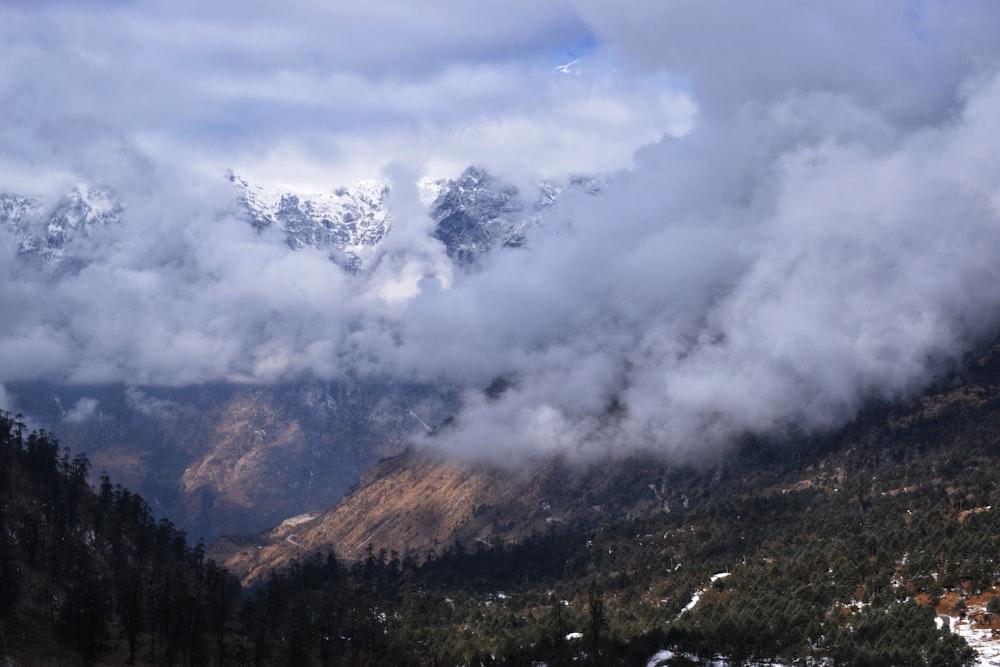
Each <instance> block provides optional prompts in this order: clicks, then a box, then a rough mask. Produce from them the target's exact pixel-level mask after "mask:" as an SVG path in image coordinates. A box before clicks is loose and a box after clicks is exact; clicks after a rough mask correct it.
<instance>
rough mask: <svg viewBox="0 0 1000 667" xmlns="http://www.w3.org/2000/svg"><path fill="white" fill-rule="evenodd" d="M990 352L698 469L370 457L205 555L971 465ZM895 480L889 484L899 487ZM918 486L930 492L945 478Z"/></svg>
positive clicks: (522, 527) (260, 556)
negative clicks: (896, 463) (955, 377)
mask: <svg viewBox="0 0 1000 667" xmlns="http://www.w3.org/2000/svg"><path fill="white" fill-rule="evenodd" d="M998 353H1000V348H994V350H993V351H992V352H991V353H990V354H989V355H987V356H985V357H983V358H982V359H980V360H979V361H978V362H976V363H974V364H973V365H972V366H971V367H970V369H969V372H968V374H967V376H966V378H965V381H964V382H963V383H962V384H961V385H959V386H957V387H950V388H947V389H944V390H941V391H937V392H933V393H929V394H927V395H924V396H921V397H920V398H919V399H917V400H915V401H912V402H909V403H907V404H903V405H898V406H892V407H891V408H888V407H880V408H877V409H873V410H872V411H871V412H870V413H867V414H865V415H862V416H861V417H859V418H858V419H857V420H856V421H855V422H854V423H853V424H851V425H849V426H848V427H846V428H845V429H843V430H841V431H839V432H837V433H835V434H832V435H830V436H827V437H824V438H820V439H812V440H810V441H807V442H795V443H791V442H789V443H780V444H773V443H763V442H757V441H748V442H746V443H743V444H742V445H741V446H739V447H737V448H736V449H735V450H734V451H733V452H731V453H730V454H729V455H728V456H726V457H725V458H720V459H718V460H714V461H706V462H705V467H703V468H692V467H677V466H671V465H668V464H665V463H663V462H660V461H657V460H655V459H651V458H646V457H642V456H635V455H633V456H630V457H627V458H622V459H617V460H610V461H606V462H603V463H601V464H600V465H590V464H588V465H579V466H573V465H569V464H568V463H567V462H565V461H553V462H552V463H550V464H549V465H548V466H547V467H545V468H544V469H543V470H540V471H539V470H536V471H535V472H533V473H531V474H526V473H523V472H521V473H518V472H511V471H504V470H498V469H489V468H482V467H477V466H475V465H473V464H464V465H463V464H456V463H454V462H447V461H442V460H439V459H437V458H435V457H434V456H433V455H432V454H430V453H427V452H416V451H414V450H408V451H406V452H405V453H403V454H402V455H400V456H397V457H393V458H389V459H385V460H383V461H381V462H380V463H379V464H378V465H377V466H375V467H374V468H373V469H372V470H371V471H370V472H368V473H367V474H366V475H365V476H364V477H363V479H362V481H361V482H360V484H358V485H357V486H356V488H354V489H353V490H352V491H351V492H350V493H349V494H348V495H347V496H345V497H344V499H343V500H341V501H340V502H339V503H338V504H337V505H336V506H334V507H333V508H332V509H330V510H329V511H327V512H325V513H323V514H320V515H316V516H311V517H304V518H303V519H302V520H301V521H299V522H297V523H295V524H294V525H287V524H286V525H283V526H279V527H277V528H275V529H273V530H271V531H269V532H267V533H264V534H261V535H259V536H257V537H254V538H243V539H237V538H227V539H225V540H221V541H220V542H219V543H217V544H216V545H215V546H213V553H215V554H216V557H217V558H219V559H220V560H221V561H223V562H225V563H226V564H227V566H229V567H230V568H231V569H232V570H233V571H235V572H237V573H239V574H240V575H241V576H242V577H244V578H245V579H246V580H248V581H249V580H252V579H254V578H256V577H259V576H261V575H262V574H264V573H266V572H267V571H268V570H269V569H270V568H272V567H275V566H280V565H281V564H284V563H287V562H289V560H290V559H292V558H296V557H300V556H301V555H302V554H304V553H308V552H310V551H313V550H320V551H323V550H325V549H327V548H328V547H332V548H334V549H336V550H337V552H338V554H340V555H341V556H343V557H345V558H347V559H356V558H359V557H361V556H362V555H363V554H364V553H365V550H366V549H368V548H369V547H373V548H375V549H376V550H378V549H379V548H385V549H388V550H394V551H397V552H399V553H400V554H402V555H407V554H409V555H414V556H417V557H420V556H421V555H422V554H424V553H426V552H427V551H429V550H431V549H434V548H442V547H444V546H447V545H449V544H452V543H454V542H456V541H460V542H463V543H465V544H467V545H475V544H477V543H478V544H504V543H515V542H518V541H520V540H522V539H524V538H526V537H527V536H529V535H531V534H535V533H542V532H545V531H547V530H549V529H550V528H553V527H560V526H579V527H585V528H593V527H596V526H599V525H605V524H609V523H613V522H614V521H618V520H621V519H626V518H634V517H650V516H658V515H661V514H662V515H666V514H676V515H683V514H685V513H688V512H691V511H694V510H696V509H697V508H699V507H702V506H703V505H704V504H705V503H706V502H708V501H709V500H710V499H711V498H713V497H714V496H716V495H718V494H719V493H723V492H725V493H735V494H743V493H750V494H755V495H761V494H763V495H768V494H770V493H783V492H785V490H786V489H816V488H823V489H828V490H830V489H833V488H834V487H835V486H836V485H837V483H838V480H841V479H843V478H844V476H845V475H846V472H845V471H850V470H857V469H864V468H868V467H871V468H875V469H877V468H878V467H879V466H880V465H881V464H882V463H883V462H884V461H890V460H894V458H898V457H903V458H906V457H910V458H912V457H914V456H917V455H920V456H924V455H930V454H933V456H934V457H939V456H940V457H945V458H946V459H948V460H949V461H953V460H954V457H956V456H960V457H961V456H968V457H970V460H972V459H971V457H972V451H976V450H978V451H981V452H985V454H984V455H985V456H986V457H987V459H990V460H992V459H991V457H993V456H994V454H995V453H996V452H995V442H996V441H995V440H994V434H1000V426H996V425H997V424H1000V374H998V366H1000V360H998ZM998 437H1000V436H998ZM958 443H962V444H958ZM956 448H961V449H956ZM962 450H965V451H962ZM959 452H961V453H959ZM935 460H936V458H935ZM904 481H905V480H895V481H893V482H892V483H894V484H899V485H901V486H907V484H906V483H904ZM924 483H926V484H931V485H934V486H936V487H939V486H941V485H942V484H946V483H947V480H941V479H936V480H935V479H927V480H924ZM884 484H889V482H885V483H884ZM893 488H895V487H893ZM871 492H874V491H873V490H872V491H871ZM984 504H986V503H985V502H984Z"/></svg>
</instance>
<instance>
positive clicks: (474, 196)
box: [0, 166, 603, 273]
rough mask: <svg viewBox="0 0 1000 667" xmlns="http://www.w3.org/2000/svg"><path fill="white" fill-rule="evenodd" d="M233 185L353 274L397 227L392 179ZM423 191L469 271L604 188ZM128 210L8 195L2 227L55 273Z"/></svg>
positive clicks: (94, 189) (450, 186)
mask: <svg viewBox="0 0 1000 667" xmlns="http://www.w3.org/2000/svg"><path fill="white" fill-rule="evenodd" d="M229 181H230V182H231V184H232V186H233V190H234V204H233V210H234V212H235V213H237V214H238V215H241V216H242V217H244V218H245V219H246V220H247V221H248V222H249V223H250V224H251V225H253V226H254V227H255V228H256V229H258V230H261V231H263V230H266V229H277V230H279V231H280V232H281V233H282V234H283V235H284V237H285V241H286V243H287V244H288V246H289V247H290V248H292V249H294V250H299V249H301V248H305V247H311V248H316V249H318V250H321V251H323V252H325V253H327V255H328V256H329V258H330V260H331V261H332V262H334V263H336V264H337V265H339V266H341V267H343V268H344V269H345V270H347V271H349V272H352V273H357V272H360V271H363V270H364V269H365V268H367V267H368V266H370V265H371V262H372V260H373V258H374V257H375V256H376V255H377V251H378V248H379V246H380V244H381V243H382V241H383V240H384V239H385V238H386V236H387V235H388V234H389V233H390V232H391V229H392V215H391V212H390V210H389V195H390V188H389V184H388V183H387V182H384V181H378V180H366V181H362V182H360V183H357V184H355V185H352V186H348V187H339V188H335V189H332V190H330V191H326V192H315V193H303V192H293V191H291V190H288V189H283V188H275V187H266V186H264V185H262V184H260V183H257V182H254V181H253V180H251V179H250V178H249V177H247V176H244V175H241V174H238V173H236V172H230V174H229ZM420 186H421V189H422V190H423V192H424V194H425V195H426V197H427V210H428V215H429V216H430V218H431V219H432V220H433V222H434V232H433V236H434V237H435V238H436V239H438V240H439V241H441V243H443V244H444V246H445V249H446V251H447V253H448V255H449V257H451V258H452V260H453V261H454V262H455V263H456V264H458V265H463V266H469V265H474V264H475V263H476V262H477V261H478V260H479V259H480V258H481V257H483V256H484V255H487V254H489V253H491V252H495V251H497V250H499V249H501V248H505V247H519V246H522V245H523V244H524V243H525V239H526V235H527V233H528V231H529V230H530V229H532V228H534V227H537V226H539V225H541V224H542V220H543V217H544V213H545V211H546V209H548V208H550V207H551V206H552V205H553V204H554V203H555V202H556V200H557V199H558V198H559V197H560V195H561V194H562V193H563V192H564V191H565V190H566V189H578V190H582V191H584V192H587V193H590V194H596V193H598V192H600V190H601V188H602V187H603V183H602V182H601V181H600V180H599V179H594V178H583V177H580V178H573V179H570V180H569V181H568V182H567V183H565V184H557V183H554V182H541V183H539V184H538V189H537V192H535V193H522V192H520V191H519V190H518V189H517V188H516V187H515V186H513V185H510V184H508V183H505V182H504V181H502V180H501V179H499V178H497V177H495V176H493V175H491V174H490V173H488V172H487V171H486V170H484V169H482V168H481V167H477V166H472V167H469V168H468V169H466V170H465V171H464V172H463V173H462V174H461V175H459V176H458V177H457V178H454V179H440V180H436V181H429V180H428V181H425V182H423V183H421V184H420ZM126 211H127V203H126V202H123V201H121V200H120V199H119V198H118V197H117V195H116V194H115V193H114V192H113V191H112V190H111V189H110V188H107V187H103V186H90V185H86V184H80V185H78V186H76V187H75V188H74V189H73V190H72V191H71V192H69V193H68V194H67V195H65V196H63V197H61V198H59V199H58V200H57V201H56V202H55V203H54V204H53V203H51V202H46V201H45V200H44V199H43V198H41V197H38V196H34V195H23V194H15V193H5V192H3V191H2V189H0V228H2V229H3V230H5V231H6V232H7V233H8V234H9V235H11V236H12V237H13V239H14V242H15V246H16V251H17V254H18V255H19V256H20V257H22V258H24V259H26V260H29V261H35V262H37V263H40V264H41V265H42V266H44V267H46V268H47V269H49V270H50V271H57V270H59V269H60V267H62V266H63V264H64V263H65V262H66V261H67V260H72V261H75V262H79V261H80V260H79V258H77V257H75V256H74V244H75V243H76V242H78V240H79V239H81V238H87V237H90V236H91V235H92V234H93V233H95V232H96V231H97V230H99V229H101V228H103V227H107V226H109V225H116V224H121V223H122V222H123V218H124V217H125V214H126ZM126 224H127V221H126ZM72 261H71V263H72ZM63 268H65V267H63Z"/></svg>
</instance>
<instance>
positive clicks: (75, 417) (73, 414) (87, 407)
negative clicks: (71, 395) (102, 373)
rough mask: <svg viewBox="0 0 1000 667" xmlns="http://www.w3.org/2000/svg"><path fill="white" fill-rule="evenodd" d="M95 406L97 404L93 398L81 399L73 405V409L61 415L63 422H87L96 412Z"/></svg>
mask: <svg viewBox="0 0 1000 667" xmlns="http://www.w3.org/2000/svg"><path fill="white" fill-rule="evenodd" d="M97 405H98V402H97V399H95V398H87V397H84V398H81V399H80V400H78V401H77V402H76V403H74V404H73V407H71V408H70V409H69V410H67V411H66V414H65V415H63V421H64V422H66V423H68V424H79V423H81V422H85V421H88V420H89V419H90V418H91V417H93V416H94V413H96V412H97Z"/></svg>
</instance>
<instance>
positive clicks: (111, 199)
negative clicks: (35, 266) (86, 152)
mask: <svg viewBox="0 0 1000 667" xmlns="http://www.w3.org/2000/svg"><path fill="white" fill-rule="evenodd" d="M123 210H124V209H123V207H122V204H121V202H120V201H118V199H117V198H116V197H115V195H114V193H113V192H112V191H111V190H110V189H109V188H106V187H96V186H88V185H78V186H77V187H76V188H74V189H73V191H72V192H70V193H69V194H67V195H66V196H64V197H62V198H61V199H59V201H58V202H57V203H56V204H55V206H46V204H45V203H44V202H43V201H42V200H41V199H39V198H37V197H32V196H24V195H16V194H8V193H0V226H2V227H3V228H4V229H5V230H6V231H7V232H8V233H9V234H11V235H12V236H13V237H14V239H15V242H16V246H17V253H18V255H20V256H22V257H25V258H27V259H29V260H35V261H38V262H40V263H41V264H42V265H43V266H44V267H46V268H48V269H55V268H57V267H59V266H60V265H61V264H62V263H63V262H64V260H65V259H67V257H68V256H69V255H70V254H71V244H72V241H73V239H74V238H77V237H87V236H90V235H91V234H92V233H93V232H94V231H95V230H96V229H99V228H102V227H105V226H107V225H112V224H117V223H118V222H120V221H121V216H122V212H123Z"/></svg>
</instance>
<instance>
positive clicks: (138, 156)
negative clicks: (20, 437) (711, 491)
mask: <svg viewBox="0 0 1000 667" xmlns="http://www.w3.org/2000/svg"><path fill="white" fill-rule="evenodd" d="M239 7H240V8H241V9H240V10H239V11H238V12H235V14H234V13H233V12H234V9H233V6H232V5H230V4H229V3H220V4H213V5H212V6H211V7H210V8H205V9H204V10H203V11H202V12H201V13H196V12H195V11H194V10H193V9H192V5H190V3H187V2H182V3H171V4H170V5H162V4H153V3H144V2H138V3H129V4H126V5H113V4H107V5H104V6H102V8H101V9H97V10H93V11H90V10H88V11H86V12H85V11H83V10H80V9H77V8H76V7H75V6H74V5H69V4H58V3H57V4H46V5H44V6H42V8H41V9H39V8H37V7H36V6H33V7H27V6H26V5H16V6H15V5H7V6H6V7H5V8H2V9H0V38H3V39H4V40H5V43H8V44H10V53H11V57H10V59H9V60H8V59H5V61H4V64H0V92H3V93H9V94H5V99H9V100H11V103H10V104H8V105H5V106H4V108H3V109H2V110H0V120H2V121H3V123H2V124H0V128H2V129H0V147H2V148H3V149H4V150H3V151H0V152H3V153H4V158H3V160H4V161H3V163H2V164H0V176H5V175H10V176H11V178H14V177H13V174H14V172H15V171H16V170H17V168H18V165H20V164H24V165H25V170H26V173H33V174H36V173H37V174H40V175H41V174H48V175H50V177H51V179H52V181H51V182H52V183H57V182H59V179H61V178H65V175H66V174H69V175H70V176H71V177H73V176H75V177H80V178H83V177H87V178H91V179H93V180H95V181H97V182H109V183H111V184H113V185H115V186H116V187H118V188H119V189H120V191H121V192H122V193H123V197H125V198H126V200H127V207H126V214H125V221H124V223H123V224H122V225H121V226H118V227H115V228H111V229H108V230H106V232H104V235H103V236H101V237H100V238H96V239H93V240H92V242H91V246H90V248H89V250H88V252H89V253H91V255H90V258H91V259H92V260H93V261H92V263H91V264H90V265H89V266H88V267H87V268H86V269H84V270H83V271H81V272H80V273H79V274H78V275H76V276H74V277H73V279H72V280H68V281H62V282H58V281H50V280H47V279H45V278H44V277H43V276H41V275H33V274H31V273H30V272H29V271H27V270H24V269H22V268H19V265H18V263H17V262H15V261H14V260H13V254H12V252H13V251H12V248H11V247H10V246H9V244H8V245H7V246H0V252H3V253H5V254H4V257H3V258H0V259H3V260H4V261H2V262H0V278H2V280H0V307H3V308H4V309H5V311H7V312H17V313H18V314H19V316H18V317H17V318H10V319H5V320H3V321H2V322H0V369H2V370H0V372H2V378H3V379H4V380H5V381H8V382H9V381H13V380H21V379H32V378H38V377H44V378H48V379H55V380H62V381H70V382H77V383H87V382H95V383H99V382H128V383H134V384H167V385H178V384H186V383H194V382H206V381H220V380H238V381H260V382H271V381H280V380H286V379H294V378H296V377H301V376H303V375H307V374H314V375H317V376H319V377H327V378H335V377H340V376H342V375H343V374H345V373H352V374H357V375H360V376H363V377H374V378H380V379H384V378H387V377H388V378H395V379H398V380H407V381H414V380H415V381H427V382H438V381H448V382H452V383H455V384H457V385H458V386H461V387H464V388H467V389H468V392H467V394H466V406H465V409H464V410H463V412H462V413H461V414H460V415H459V416H458V418H457V420H456V422H455V425H454V426H453V427H452V428H451V429H449V430H447V431H446V432H444V433H442V434H441V435H440V436H438V437H436V438H435V442H437V443H438V444H439V445H441V446H444V447H445V448H447V449H450V450H451V451H454V452H465V453H468V452H474V453H478V454H484V453H485V454H487V455H491V456H494V457H495V458H498V459H501V460H511V459H516V458H518V457H524V456H526V457H531V456H534V455H538V454H539V453H549V452H552V451H579V452H586V453H588V454H591V455H596V454H599V453H603V452H607V451H617V450H619V449H622V448H626V449H632V448H636V447H640V448H649V449H654V450H657V451H664V452H669V453H672V454H674V455H676V456H684V455H687V454H688V453H693V452H696V451H702V450H704V449H706V448H709V447H710V446H711V445H721V444H723V443H725V442H726V441H728V440H729V439H731V438H732V437H734V436H738V435H740V434H742V433H744V432H747V431H755V432H764V433H776V432H777V433H781V432H794V431H796V430H805V431H809V430H814V429H822V428H826V427H828V426H831V425H834V424H837V423H840V422H842V421H843V420H845V419H847V418H849V417H850V416H851V415H852V414H854V413H855V412H856V411H857V410H858V409H859V407H860V406H862V405H863V404H864V402H865V401H867V400H869V399H871V398H873V397H875V398H895V397H898V396H903V395H907V394H909V393H911V392H913V391H916V390H917V389H919V388H920V387H921V386H924V385H926V383H928V382H930V381H931V380H933V378H934V377H935V376H936V375H937V374H939V373H941V372H945V371H947V370H949V369H950V368H953V367H954V364H955V363H956V361H957V360H958V359H959V358H960V356H961V355H962V354H963V352H965V351H967V350H968V349H969V348H970V347H971V346H974V345H976V344H978V343H980V342H982V341H983V340H985V339H988V338H991V337H992V336H994V335H995V333H996V331H997V326H998V325H1000V317H997V316H996V315H994V313H998V312H1000V308H998V306H1000V287H997V285H1000V281H998V280H997V275H996V273H997V269H996V268H995V267H997V266H1000V250H998V249H1000V238H998V234H1000V231H998V230H1000V224H998V223H1000V220H998V215H1000V181H998V180H997V177H996V175H995V174H996V170H995V168H994V167H995V162H996V157H997V155H1000V145H998V144H997V137H996V133H995V131H994V128H993V125H994V121H993V119H994V118H996V117H997V116H998V115H1000V66H998V53H997V46H996V45H995V44H994V42H995V40H993V39H991V38H990V36H991V35H995V34H996V30H997V28H998V27H1000V26H998V23H1000V13H998V12H997V10H995V9H993V7H995V5H993V4H991V3H979V2H960V3H941V2H925V3H918V4H913V3H904V2H892V1H890V2H885V3H881V4H879V5H878V7H877V8H875V9H872V8H871V6H870V3H860V2H844V3H837V4H836V5H830V4H828V3H822V4H820V3H800V2H784V1H782V0H776V1H775V2H771V3H767V4H760V3H754V4H753V5H751V4H748V3H742V2H729V3H716V4H714V5H713V6H712V7H711V8H710V9H709V8H707V7H706V6H705V5H703V4H702V3H694V2H687V1H684V0H681V1H677V2H671V3H659V2H657V3H631V4H628V5H626V6H618V5H615V7H614V8H611V6H610V5H606V4H604V3H594V2H589V1H588V0H580V1H579V2H575V3H573V8H576V10H578V11H579V12H580V14H579V15H577V14H576V13H575V10H574V9H573V8H571V7H569V6H568V5H566V4H563V3H528V2H524V3H514V4H509V3H504V4H503V6H502V7H501V5H500V4H492V3H488V4H486V5H482V6H480V5H478V4H477V5H476V6H474V7H472V6H468V7H467V6H466V4H461V3H452V2H439V3H430V4H424V5H420V7H423V8H424V10H423V13H419V14H418V13H415V10H413V9H412V7H414V5H407V6H403V5H402V4H398V5H397V4H395V3H389V2H377V3H366V4H365V5H364V6H361V5H358V6H356V7H355V6H351V7H346V6H343V7H342V6H339V5H338V6H330V5H328V4H327V3H324V4H310V3H306V2H296V3H292V4H291V5H287V6H286V5H282V6H281V9H280V10H279V9H278V8H277V7H278V6H277V5H273V4H269V3H249V4H248V3H241V4H240V5H239ZM946 10H947V11H946ZM581 16H582V19H581V18H580V17H581ZM584 21H586V23H584ZM112 28H113V29H112ZM581 43H582V44H584V48H583V51H584V53H583V54H581V59H580V63H579V65H578V66H577V67H576V68H574V72H575V73H572V74H564V73H562V72H559V71H555V70H554V65H555V64H558V61H555V60H554V58H555V56H554V55H553V54H557V55H559V56H560V57H561V56H564V55H565V54H564V53H563V51H567V50H570V49H572V48H575V47H574V45H578V44H581ZM386 44H391V45H392V48H388V47H386ZM561 62H565V60H562V61H561ZM112 64H113V65H114V66H113V67H112ZM119 65H120V66H119ZM682 81H683V82H685V83H684V84H683V85H681V84H680V83H679V82H682ZM688 86H689V90H690V94H689V93H688V92H687V90H688ZM53 100H62V103H61V104H54V103H53V102H52V101H53ZM472 161H476V162H480V163H483V164H486V165H487V166H489V167H491V168H494V169H496V170H498V171H499V172H501V173H503V174H505V175H507V176H509V177H510V178H512V179H516V180H518V182H528V181H531V180H532V179H533V178H534V177H536V176H537V175H538V174H567V173H574V172H581V171H582V172H593V171H602V170H605V169H618V170H620V171H618V172H617V173H615V174H613V175H612V176H611V177H610V179H609V185H608V187H607V188H606V191H605V192H604V194H603V195H602V196H601V197H599V198H594V197H588V196H585V195H582V194H581V195H573V194H570V195H567V196H566V197H565V198H564V199H563V200H562V201H561V202H560V203H559V205H558V206H557V207H556V208H555V209H554V210H553V212H552V214H551V216H550V226H549V228H547V229H543V230H540V231H539V232H538V233H535V234H534V235H533V236H532V237H531V238H530V239H529V241H530V243H529V246H530V247H529V249H527V250H523V251H519V252H506V253H500V254H499V255H497V256H496V257H494V258H493V259H491V260H490V261H488V262H487V263H486V264H485V266H484V267H483V268H482V270H481V271H478V272H475V273H472V274H470V275H461V274H458V273H456V272H454V271H453V270H452V268H451V266H450V264H448V262H447V261H446V257H445V255H444V252H443V249H442V247H441V246H440V244H438V243H437V242H436V241H434V240H433V239H431V238H429V237H428V231H429V230H430V227H431V222H430V220H429V219H428V217H427V215H426V212H425V211H424V210H423V209H422V207H421V205H420V203H419V196H418V193H417V192H416V191H415V189H414V188H413V187H412V184H413V183H414V182H415V181H416V180H417V178H418V177H419V176H420V175H421V174H422V172H423V171H425V170H431V171H438V172H444V173H448V172H454V171H457V170H458V169H460V168H461V167H464V166H466V165H467V164H468V163H469V162H472ZM228 166H237V167H239V166H247V167H248V168H249V170H250V171H251V173H255V174H257V175H260V176H263V177H264V178H266V179H268V180H272V181H276V182H283V183H286V184H289V185H305V186H317V187H324V188H325V187H329V186H331V185H339V184H347V183H350V182H351V179H352V178H356V177H360V176H371V175H373V173H382V172H384V173H387V174H388V175H389V176H390V177H391V178H392V179H393V181H394V183H395V188H394V190H393V202H392V206H393V212H394V216H395V218H394V219H395V227H394V230H393V232H392V233H391V234H390V236H389V237H388V239H387V241H386V245H385V247H384V248H383V249H382V251H381V254H380V256H379V257H378V258H377V261H376V263H375V268H374V269H373V271H372V272H371V273H370V274H362V275H360V276H357V277H354V276H350V275H347V274H344V273H343V272H342V271H340V270H339V269H338V268H337V267H335V266H333V265H332V264H331V263H330V262H328V261H327V259H326V257H324V256H323V255H321V254H319V253H314V252H310V251H299V252H293V251H291V250H289V249H288V248H287V247H286V246H285V245H284V244H283V242H282V239H280V238H278V237H277V236H269V235H266V234H265V235H263V236H261V235H257V234H256V232H255V231H254V230H252V229H251V228H250V227H249V226H248V225H246V223H245V222H244V221H241V220H237V219H235V218H233V217H232V216H229V215H226V214H225V213H224V211H225V210H226V208H227V207H229V206H230V204H231V198H232V194H231V192H228V191H227V190H226V189H225V188H226V184H225V183H223V182H222V179H219V178H217V176H218V175H219V174H221V172H222V170H223V168H224V167H228ZM52 174H56V175H59V177H58V178H56V177H55V176H51V175H52ZM53 187H54V186H53ZM501 375H502V376H505V377H507V378H508V379H509V380H510V381H511V383H512V386H511V388H510V389H509V390H508V391H507V392H506V393H504V394H503V395H502V396H500V397H495V398H486V397H485V396H483V395H482V394H481V392H480V391H479V388H480V387H482V386H485V385H486V384H488V383H489V382H490V380H491V379H493V378H494V377H496V376H501Z"/></svg>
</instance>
